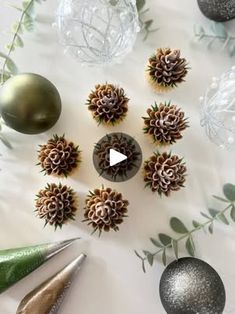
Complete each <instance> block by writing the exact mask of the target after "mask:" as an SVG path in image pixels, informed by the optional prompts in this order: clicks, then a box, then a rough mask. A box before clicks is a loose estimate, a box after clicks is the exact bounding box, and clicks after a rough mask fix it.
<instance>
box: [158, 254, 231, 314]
mask: <svg viewBox="0 0 235 314" xmlns="http://www.w3.org/2000/svg"><path fill="white" fill-rule="evenodd" d="M160 298H161V301H162V305H163V307H164V309H165V310H166V312H167V314H222V313H223V310H224V307H225V298H226V296H225V289H224V285H223V282H222V280H221V278H220V277H219V275H218V274H217V272H216V271H215V270H214V269H213V268H212V267H211V266H210V265H209V264H207V263H205V262H204V261H202V260H200V259H197V258H193V257H186V258H180V259H179V260H178V261H174V262H173V263H171V264H170V265H168V266H167V268H166V269H165V271H164V272H163V274H162V277H161V280H160Z"/></svg>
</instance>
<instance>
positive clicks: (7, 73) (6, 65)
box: [0, 0, 45, 85]
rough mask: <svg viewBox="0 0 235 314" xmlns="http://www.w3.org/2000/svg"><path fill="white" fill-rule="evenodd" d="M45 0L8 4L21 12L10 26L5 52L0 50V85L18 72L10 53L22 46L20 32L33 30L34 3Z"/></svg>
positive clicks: (29, 0)
mask: <svg viewBox="0 0 235 314" xmlns="http://www.w3.org/2000/svg"><path fill="white" fill-rule="evenodd" d="M42 1H45V0H24V1H23V2H22V5H21V6H17V5H14V4H10V6H11V7H12V8H14V9H16V10H18V11H20V12H21V16H20V18H19V21H17V22H15V23H14V24H13V25H12V27H11V34H12V40H11V41H10V43H8V44H7V45H6V49H7V53H5V52H3V51H0V58H1V59H3V66H2V69H1V71H0V75H1V80H0V85H2V84H4V82H5V81H7V80H8V79H9V78H10V77H11V76H13V75H15V74H17V73H18V67H17V66H16V63H15V62H14V61H13V60H12V58H11V54H12V52H13V51H14V50H15V49H16V48H17V47H19V48H22V47H24V42H23V38H22V34H23V33H24V31H29V32H30V31H33V29H34V20H35V14H34V13H35V12H34V7H35V4H36V3H41V2H42Z"/></svg>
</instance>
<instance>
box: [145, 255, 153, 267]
mask: <svg viewBox="0 0 235 314" xmlns="http://www.w3.org/2000/svg"><path fill="white" fill-rule="evenodd" d="M146 257H147V260H148V262H149V265H150V266H153V261H154V256H153V254H148V255H147V256H146Z"/></svg>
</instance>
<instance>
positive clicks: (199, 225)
mask: <svg viewBox="0 0 235 314" xmlns="http://www.w3.org/2000/svg"><path fill="white" fill-rule="evenodd" d="M192 224H193V226H194V228H198V227H201V224H200V222H198V221H196V220H193V221H192Z"/></svg>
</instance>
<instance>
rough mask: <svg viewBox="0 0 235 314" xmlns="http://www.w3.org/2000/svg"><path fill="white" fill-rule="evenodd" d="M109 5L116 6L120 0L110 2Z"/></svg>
mask: <svg viewBox="0 0 235 314" xmlns="http://www.w3.org/2000/svg"><path fill="white" fill-rule="evenodd" d="M109 3H110V4H111V5H113V6H115V5H116V4H117V3H118V0H110V1H109Z"/></svg>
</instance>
